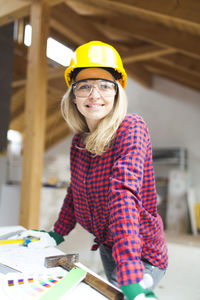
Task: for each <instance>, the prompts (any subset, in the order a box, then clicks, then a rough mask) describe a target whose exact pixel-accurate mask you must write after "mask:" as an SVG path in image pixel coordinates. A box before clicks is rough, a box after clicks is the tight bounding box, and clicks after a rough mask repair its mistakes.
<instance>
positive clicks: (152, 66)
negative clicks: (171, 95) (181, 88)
mask: <svg viewBox="0 0 200 300" xmlns="http://www.w3.org/2000/svg"><path fill="white" fill-rule="evenodd" d="M145 67H146V68H147V69H148V70H149V71H150V72H153V73H156V74H158V75H161V76H165V77H167V78H169V79H171V80H173V81H176V82H178V83H181V84H184V85H187V86H188V87H191V88H193V89H196V90H198V91H199V90H200V76H196V75H192V74H190V73H188V72H185V71H183V70H178V69H177V68H174V67H172V66H167V65H164V64H161V63H159V62H156V61H152V62H150V61H149V62H145Z"/></svg>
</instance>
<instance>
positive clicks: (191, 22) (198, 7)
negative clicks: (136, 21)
mask: <svg viewBox="0 0 200 300" xmlns="http://www.w3.org/2000/svg"><path fill="white" fill-rule="evenodd" d="M68 1H69V2H71V0H66V1H65V2H66V3H67V2H68ZM77 3H85V4H89V5H91V4H92V5H94V6H95V7H98V8H101V9H104V10H109V11H112V12H115V13H116V14H119V15H121V14H125V15H127V16H132V17H133V16H141V17H143V18H148V19H150V18H151V19H152V18H153V19H155V20H157V21H159V22H166V21H168V22H173V23H174V24H184V25H188V26H194V27H195V28H199V26H200V18H199V16H200V3H199V1H196V0H190V1H188V0H182V1H174V0H169V1H165V0H160V1H158V0H153V1H152V0H151V1H148V0H142V1H141V0H139V1H132V0H123V1H121V0H101V1H98V0H75V5H77Z"/></svg>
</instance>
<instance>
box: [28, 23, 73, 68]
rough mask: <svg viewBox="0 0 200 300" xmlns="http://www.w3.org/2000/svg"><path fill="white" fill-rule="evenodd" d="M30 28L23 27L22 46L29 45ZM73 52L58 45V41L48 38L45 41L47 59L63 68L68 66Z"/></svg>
mask: <svg viewBox="0 0 200 300" xmlns="http://www.w3.org/2000/svg"><path fill="white" fill-rule="evenodd" d="M31 35H32V28H31V26H30V25H26V26H25V34H24V44H25V45H26V46H28V47H29V46H30V45H31ZM72 54H73V51H72V50H71V49H70V48H68V47H66V46H64V45H63V44H61V43H59V42H58V41H56V40H54V39H52V38H48V40H47V57H48V58H50V59H52V60H54V61H56V62H57V63H59V64H61V65H63V66H65V67H66V66H69V64H70V60H71V58H72Z"/></svg>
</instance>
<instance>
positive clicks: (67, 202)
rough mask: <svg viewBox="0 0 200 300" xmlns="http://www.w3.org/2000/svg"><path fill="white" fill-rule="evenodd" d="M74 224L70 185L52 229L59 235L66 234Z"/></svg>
mask: <svg viewBox="0 0 200 300" xmlns="http://www.w3.org/2000/svg"><path fill="white" fill-rule="evenodd" d="M75 225H76V218H75V215H74V205H73V195H72V188H71V185H70V186H69V187H68V190H67V194H66V196H65V199H64V202H63V205H62V208H61V210H60V213H59V217H58V219H57V221H56V223H55V224H54V230H55V231H56V232H57V233H59V234H60V235H63V236H64V235H67V234H68V233H69V232H70V231H71V230H72V229H73V228H74V227H75Z"/></svg>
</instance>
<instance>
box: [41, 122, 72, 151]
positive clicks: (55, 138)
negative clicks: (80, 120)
mask: <svg viewBox="0 0 200 300" xmlns="http://www.w3.org/2000/svg"><path fill="white" fill-rule="evenodd" d="M70 132H71V131H70V129H69V128H68V127H67V124H66V123H65V124H62V126H59V127H58V128H57V130H55V131H54V132H53V133H51V134H50V135H46V141H45V150H46V151H47V150H49V149H50V148H51V147H53V146H54V145H56V144H57V143H59V142H61V141H62V140H64V139H65V138H67V136H68V135H69V134H70Z"/></svg>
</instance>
